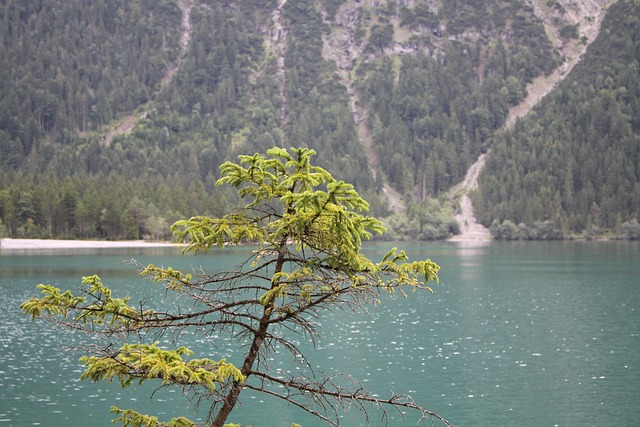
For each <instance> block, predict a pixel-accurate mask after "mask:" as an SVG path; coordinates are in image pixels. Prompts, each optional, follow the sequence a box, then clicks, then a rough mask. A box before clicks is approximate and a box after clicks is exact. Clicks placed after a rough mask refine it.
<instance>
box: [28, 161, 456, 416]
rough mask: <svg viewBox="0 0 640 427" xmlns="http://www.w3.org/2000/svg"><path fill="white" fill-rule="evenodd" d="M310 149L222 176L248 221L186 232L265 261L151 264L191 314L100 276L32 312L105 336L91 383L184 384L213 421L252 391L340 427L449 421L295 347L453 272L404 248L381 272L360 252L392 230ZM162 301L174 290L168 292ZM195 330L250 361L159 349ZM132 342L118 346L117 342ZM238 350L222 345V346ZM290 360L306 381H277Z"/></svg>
mask: <svg viewBox="0 0 640 427" xmlns="http://www.w3.org/2000/svg"><path fill="white" fill-rule="evenodd" d="M314 154H315V152H314V151H313V150H310V149H307V148H299V149H291V150H290V152H289V151H287V150H284V149H280V148H273V149H271V150H268V151H267V155H266V156H263V155H261V154H255V155H253V156H249V155H243V156H240V157H239V159H240V162H239V163H233V162H226V163H224V164H223V165H222V166H221V173H222V178H220V179H219V180H218V182H217V184H218V185H223V184H224V185H231V186H233V187H236V188H237V189H238V194H239V195H240V196H241V197H242V198H244V199H246V200H247V203H246V205H245V206H244V207H243V208H242V209H239V210H237V211H234V212H231V213H229V214H227V215H224V216H222V217H219V218H213V217H207V216H198V217H192V218H190V219H187V220H182V221H178V222H176V223H174V224H173V226H172V230H173V232H174V234H175V235H176V237H177V239H178V240H179V241H180V242H183V243H184V244H185V245H186V246H185V251H186V252H194V253H195V252H200V251H204V252H207V251H209V250H210V249H211V248H213V247H225V246H228V245H240V244H248V245H249V244H250V245H252V247H253V248H254V250H253V251H252V253H251V255H250V256H249V257H248V258H247V259H246V260H244V262H242V263H241V264H240V265H238V266H236V267H232V268H230V269H229V270H227V271H223V272H220V273H215V274H205V273H202V274H185V273H183V272H181V271H177V270H175V269H173V268H171V267H157V266H154V265H148V266H142V265H140V266H139V267H140V274H141V275H142V276H145V277H148V278H151V279H152V280H151V282H152V283H155V284H156V285H158V286H163V287H164V288H165V291H166V292H167V293H168V294H171V295H174V296H176V298H180V299H181V300H185V299H186V300H189V301H191V303H190V304H187V305H183V306H181V308H180V309H179V311H177V312H170V311H167V310H164V309H159V310H154V309H150V308H145V305H144V304H143V303H137V304H132V303H130V299H129V297H122V298H120V297H116V295H115V294H114V292H113V291H112V290H111V289H110V288H108V287H107V286H106V285H105V284H103V283H102V281H101V279H100V278H99V277H98V276H96V275H93V276H87V277H84V278H83V287H82V290H81V292H80V293H78V294H73V293H72V292H71V291H62V290H60V289H58V288H56V287H54V286H51V285H40V286H39V288H40V289H41V291H42V297H40V298H33V299H30V300H28V301H26V302H24V303H23V304H22V309H23V310H24V312H25V313H26V314H27V315H30V316H32V317H33V318H39V317H43V318H48V319H51V320H53V321H55V322H57V323H59V324H64V325H66V326H68V327H70V328H72V329H73V330H74V331H80V330H87V331H92V332H98V333H100V334H101V335H103V336H104V337H105V338H106V340H105V341H104V342H103V345H101V346H99V347H97V348H96V347H91V348H89V347H88V348H87V351H88V353H87V355H86V356H84V357H82V359H81V360H82V362H83V363H84V364H85V366H86V369H85V371H84V373H83V374H82V378H83V379H89V380H93V381H98V380H104V381H113V380H116V381H119V382H120V384H121V385H122V386H129V385H131V384H132V383H134V382H145V381H152V380H156V381H159V382H160V383H161V384H163V385H167V386H176V387H179V388H181V389H183V391H184V393H185V394H187V395H191V396H193V397H194V398H195V399H198V400H199V402H200V405H201V406H202V405H203V403H205V402H206V403H207V405H209V407H210V410H209V415H208V417H207V421H206V423H205V424H202V425H207V426H212V427H223V426H225V425H229V424H226V423H227V420H228V418H229V416H230V415H231V414H232V411H233V409H234V407H235V405H236V404H237V403H238V401H239V398H240V394H241V392H242V391H243V390H245V389H250V390H254V391H257V392H260V393H263V394H264V395H265V396H268V397H271V398H276V399H283V400H285V401H287V402H289V403H290V404H292V405H294V406H297V407H299V408H301V409H303V410H304V411H307V412H308V413H310V414H313V415H314V416H316V417H318V418H319V419H321V420H323V421H324V422H326V423H327V424H328V425H335V426H337V425H339V424H340V415H339V414H340V412H339V410H340V408H341V407H343V408H348V407H357V408H360V409H362V410H363V412H364V414H365V416H367V415H366V414H367V411H368V410H369V409H370V408H369V405H371V407H373V408H382V410H383V411H385V412H384V414H385V415H386V410H385V409H384V408H389V407H391V408H396V409H399V410H402V411H404V409H407V408H408V409H413V410H415V411H416V412H417V414H418V417H419V418H420V419H421V420H426V419H437V420H440V421H441V422H442V423H443V424H444V425H450V423H449V422H448V421H446V420H445V419H444V418H442V417H441V416H440V415H437V414H435V413H434V412H432V411H429V410H427V409H425V408H423V407H422V406H419V405H417V404H416V403H414V402H413V400H411V398H410V397H408V396H401V395H392V396H389V397H387V398H381V397H378V396H377V395H376V394H372V393H369V392H367V391H365V390H364V389H363V388H362V387H361V386H360V385H359V384H358V383H357V382H355V380H353V382H349V383H348V384H351V386H347V385H346V384H347V383H346V382H345V381H344V379H345V377H344V375H336V374H325V373H321V372H315V370H314V369H313V367H312V366H311V364H310V363H309V362H308V361H307V358H306V355H305V354H302V353H301V350H300V348H299V347H298V346H297V344H296V340H295V339H293V338H299V336H304V337H307V338H308V339H310V340H314V339H315V338H316V337H317V335H318V334H319V331H318V330H317V329H316V323H315V319H316V318H318V317H321V316H322V315H323V314H324V313H326V312H327V311H332V310H335V309H338V308H341V309H347V310H355V311H359V310H362V309H364V308H365V307H366V306H368V305H372V304H379V303H380V298H381V294H383V293H392V294H393V293H399V294H402V295H405V296H406V294H407V291H418V290H426V291H431V288H430V287H429V286H428V282H437V280H438V276H437V273H438V270H439V266H438V265H437V264H435V263H434V262H432V261H430V260H421V261H413V262H409V261H408V257H407V255H406V254H405V252H404V251H398V250H396V249H395V248H394V249H392V250H391V251H390V252H389V253H388V254H387V255H386V256H385V257H384V258H383V259H382V260H381V261H379V262H374V261H372V260H370V259H368V258H367V257H366V256H365V255H363V254H362V253H361V252H360V250H361V247H362V242H363V240H367V239H369V238H370V237H371V235H372V234H373V233H382V232H383V231H384V230H385V229H384V227H383V225H382V223H381V222H380V221H379V220H377V219H376V218H373V217H369V216H365V215H364V214H363V213H362V212H366V211H367V209H368V204H367V202H366V201H365V200H363V199H362V198H361V197H360V196H359V194H358V193H357V192H356V191H355V189H354V188H353V186H352V185H351V184H347V183H345V182H343V181H338V180H336V179H334V178H333V177H332V176H331V175H330V174H329V173H328V172H327V171H326V170H325V169H323V168H321V167H318V166H314V165H312V163H311V157H312V156H313V155H314ZM159 292H162V291H160V290H159ZM186 330H195V331H197V332H199V333H202V334H207V335H214V334H215V335H217V336H225V335H226V336H228V337H230V339H229V343H230V344H231V345H235V346H237V347H240V348H242V349H244V351H245V353H244V356H243V357H242V364H241V365H239V366H235V365H233V364H231V363H229V362H227V361H226V359H225V358H224V355H222V357H221V358H220V359H218V360H213V359H207V358H191V357H190V356H191V355H192V353H193V352H192V351H191V350H190V349H188V348H186V347H184V346H183V347H179V348H177V349H165V348H161V347H160V346H159V345H158V343H157V342H154V338H157V336H158V335H160V334H166V333H174V334H176V335H175V337H176V339H179V337H180V334H181V333H182V332H185V331H186ZM120 335H123V336H124V337H125V340H124V342H122V343H120V344H119V345H115V346H114V345H113V343H112V342H111V341H110V340H113V337H117V336H120ZM218 348H219V349H220V351H224V348H223V347H222V346H218ZM282 349H284V350H287V351H288V352H290V353H291V354H292V355H293V356H294V357H295V358H296V359H297V360H299V361H302V362H303V364H305V365H306V367H307V372H308V373H307V374H306V375H295V376H294V375H287V374H283V373H282V372H281V371H278V372H274V370H272V369H271V368H270V366H269V363H267V359H268V358H269V357H271V356H273V355H274V354H275V353H276V350H282ZM112 411H113V412H114V413H116V414H117V415H118V418H117V420H116V422H120V423H122V425H124V426H149V427H151V426H173V427H176V426H196V425H199V424H196V423H195V422H193V421H190V420H188V419H186V418H184V417H176V418H174V419H172V420H171V421H169V422H159V421H158V418H157V417H155V416H151V415H144V414H140V413H137V412H135V411H133V410H130V409H121V408H116V407H113V408H112Z"/></svg>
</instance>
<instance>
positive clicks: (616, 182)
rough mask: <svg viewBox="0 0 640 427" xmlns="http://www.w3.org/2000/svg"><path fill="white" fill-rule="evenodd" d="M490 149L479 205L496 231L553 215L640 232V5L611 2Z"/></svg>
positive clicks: (586, 228)
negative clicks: (569, 61) (565, 67)
mask: <svg viewBox="0 0 640 427" xmlns="http://www.w3.org/2000/svg"><path fill="white" fill-rule="evenodd" d="M491 147H492V153H491V156H490V157H489V161H488V163H487V166H486V169H485V173H484V174H483V175H482V177H481V186H480V190H479V191H478V192H477V193H476V195H475V198H474V200H475V203H474V205H475V206H476V210H477V212H478V213H479V217H480V219H481V220H482V221H483V222H484V223H485V224H486V225H487V226H489V225H490V224H492V223H493V228H494V229H495V230H496V231H497V232H498V234H499V236H498V237H500V238H504V239H517V238H520V237H522V236H521V235H520V229H526V226H531V225H532V224H533V223H534V222H536V221H546V222H549V223H550V224H552V225H553V227H554V228H555V229H556V230H559V231H561V232H562V234H564V235H567V234H575V233H585V235H586V236H587V237H595V236H597V235H598V234H599V233H601V232H602V231H607V232H609V233H610V234H613V235H615V236H619V235H623V236H627V237H630V238H636V239H637V238H640V227H639V226H638V221H637V219H638V218H640V2H637V1H620V2H618V3H617V4H614V5H613V6H611V8H610V9H609V12H608V13H607V16H606V19H605V22H604V23H603V31H602V32H601V34H600V37H599V38H598V39H597V40H596V41H595V42H594V43H593V44H592V45H591V46H590V47H589V50H588V51H587V54H586V57H585V58H584V60H583V61H582V62H581V63H580V64H578V65H577V66H576V67H575V68H574V70H573V72H572V73H571V75H569V76H568V77H567V78H566V79H565V80H564V81H563V83H562V84H561V85H559V87H558V88H557V89H556V90H554V91H553V92H552V93H551V94H550V95H549V96H548V97H547V98H546V99H545V100H544V101H543V103H541V104H540V105H539V106H538V107H537V108H536V109H535V111H534V112H533V114H530V115H529V116H527V118H526V119H525V120H521V121H519V122H518V123H517V124H516V126H515V127H514V128H513V129H511V130H509V131H508V132H502V133H499V134H497V135H495V136H494V137H493V138H492V141H491ZM516 224H517V225H521V224H524V225H523V226H520V227H518V226H516Z"/></svg>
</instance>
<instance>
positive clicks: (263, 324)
mask: <svg viewBox="0 0 640 427" xmlns="http://www.w3.org/2000/svg"><path fill="white" fill-rule="evenodd" d="M286 246H287V238H286V237H285V238H283V239H282V241H281V242H280V248H279V250H278V261H277V262H276V268H275V273H276V274H274V276H275V275H277V273H279V272H281V271H282V266H283V265H284V255H285V250H286ZM278 284H279V280H277V281H272V282H271V288H272V289H273V288H274V287H276V286H278ZM273 307H274V303H273V300H271V301H269V303H268V304H267V305H266V307H265V308H264V313H263V315H262V318H261V319H260V326H259V327H258V330H257V331H256V334H255V335H254V337H253V342H252V343H251V348H250V349H249V352H248V353H247V357H246V358H245V359H244V363H243V364H242V368H241V369H240V371H241V372H242V375H244V377H245V379H248V377H249V374H250V372H251V369H252V368H253V364H254V363H255V361H256V359H257V358H258V354H259V353H260V348H261V347H262V343H264V339H265V337H266V336H267V329H268V328H269V320H270V318H271V313H272V310H273ZM243 388H244V386H243V385H242V384H241V383H239V382H238V381H234V382H233V385H232V386H231V390H230V391H229V393H228V394H227V397H226V398H225V399H224V402H223V403H222V407H221V408H220V410H219V411H218V413H217V414H216V417H215V419H214V420H213V422H212V423H211V427H223V426H224V424H225V422H226V421H227V418H228V417H229V415H230V414H231V411H233V408H234V406H236V403H238V397H239V396H240V392H241V391H242V389H243Z"/></svg>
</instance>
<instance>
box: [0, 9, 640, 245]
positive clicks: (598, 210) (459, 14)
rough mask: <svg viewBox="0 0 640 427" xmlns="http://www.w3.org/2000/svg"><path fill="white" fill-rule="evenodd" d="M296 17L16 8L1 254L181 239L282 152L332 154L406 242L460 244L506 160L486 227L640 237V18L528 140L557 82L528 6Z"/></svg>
mask: <svg viewBox="0 0 640 427" xmlns="http://www.w3.org/2000/svg"><path fill="white" fill-rule="evenodd" d="M278 3H279V2H278V1H275V0H247V1H242V2H227V1H224V2H222V1H216V0H198V1H194V2H193V4H192V6H193V7H192V8H189V9H187V7H186V6H187V4H189V5H191V3H190V2H185V1H182V0H180V1H178V0H154V1H151V0H129V1H126V2H125V1H120V0H109V1H102V0H101V1H95V2H80V1H78V0H34V1H29V2H20V1H16V0H0V235H3V236H8V237H63V238H101V239H124V238H127V239H132V238H133V239H138V238H153V239H163V238H167V237H169V236H168V234H167V233H168V226H169V224H171V223H172V222H173V221H175V220H177V219H180V218H183V217H188V216H191V215H196V214H213V215H220V213H221V212H223V211H226V210H228V209H229V208H231V207H232V206H234V205H235V204H236V203H237V201H236V199H235V196H234V194H232V193H225V192H224V191H223V190H221V189H219V188H217V187H214V185H213V184H214V183H215V181H216V179H217V178H218V177H219V176H218V166H219V165H220V164H222V163H223V162H224V161H225V160H227V159H235V158H236V156H237V155H238V154H241V153H242V154H246V153H253V152H258V151H264V150H265V149H267V148H270V147H273V146H285V147H288V146H309V147H312V148H314V149H315V150H316V151H317V152H318V158H317V159H316V162H317V163H318V164H320V165H322V166H323V167H325V168H327V169H328V170H329V171H330V172H331V173H332V174H333V175H334V176H336V177H338V178H340V179H344V180H345V181H347V182H351V183H353V184H354V185H356V188H357V189H358V191H359V192H360V193H361V194H362V195H363V196H364V198H365V199H367V200H368V201H369V202H370V203H371V208H372V211H373V212H372V213H373V214H374V215H376V216H379V217H383V218H385V222H386V223H387V225H388V226H389V227H390V229H391V233H390V234H389V237H390V238H404V237H406V236H410V237H412V238H420V239H437V238H445V237H447V236H449V235H450V234H451V233H455V232H456V231H457V224H456V223H455V221H454V220H453V219H452V214H453V211H452V209H453V208H444V206H446V205H447V203H445V199H447V196H446V194H447V191H448V190H450V188H451V187H452V186H453V185H455V184H456V183H458V182H459V181H460V180H461V179H462V177H463V176H464V174H465V172H466V170H467V168H468V167H469V165H470V164H471V163H472V162H473V161H474V160H475V159H476V158H477V157H478V155H479V154H480V153H481V152H484V151H486V150H489V149H491V156H490V161H489V165H488V168H487V171H486V173H485V174H484V176H483V179H482V186H481V189H480V190H479V191H478V192H477V193H476V198H475V204H476V212H477V213H478V215H479V216H480V218H481V219H482V221H483V222H484V223H485V224H487V225H489V224H491V223H492V222H493V220H494V219H496V220H497V221H498V225H501V224H503V223H504V221H505V220H508V221H511V222H512V223H514V224H519V223H524V224H533V223H534V222H535V221H551V222H552V223H553V225H554V227H555V228H557V229H562V231H564V232H565V233H568V232H581V231H583V230H585V229H588V230H589V231H590V232H596V231H597V230H598V227H600V228H602V229H605V228H606V229H616V230H618V231H622V230H623V228H624V229H625V230H626V229H633V227H632V228H629V227H630V226H633V225H634V223H633V222H632V220H634V218H638V217H639V215H640V213H639V209H640V208H639V206H640V187H639V184H638V181H639V180H638V177H639V173H640V171H639V168H640V166H639V164H640V159H639V157H638V150H639V148H638V147H639V146H640V141H639V139H638V138H639V137H638V135H639V134H640V132H639V129H638V126H639V124H638V122H637V117H638V116H640V114H638V110H639V108H638V107H639V105H638V99H639V96H638V95H639V92H638V91H639V89H638V85H639V79H638V55H639V53H638V52H639V51H640V50H639V48H638V43H640V40H639V37H638V36H639V32H638V18H637V17H638V15H639V14H638V13H637V12H638V3H637V1H633V0H626V1H623V0H621V1H620V2H619V3H618V4H617V5H616V6H615V7H612V8H611V13H610V16H609V19H608V20H607V21H606V22H605V27H606V28H605V31H603V34H602V35H601V37H600V39H599V40H598V41H597V43H596V44H594V45H592V48H591V49H590V51H589V55H588V58H586V59H585V61H583V63H582V64H581V65H580V66H579V67H576V69H575V72H574V73H572V74H571V76H570V77H569V78H568V79H567V81H565V82H564V83H563V84H562V85H561V87H560V88H559V90H558V93H557V94H554V96H553V98H552V99H550V100H548V101H547V102H546V103H545V106H543V107H541V108H540V109H538V111H537V112H536V114H535V116H534V117H532V118H531V119H527V120H526V121H520V122H519V123H518V125H517V127H516V128H514V129H513V130H512V131H511V132H501V131H500V128H501V126H503V124H504V120H505V117H506V114H507V112H508V110H509V108H510V107H511V106H513V105H515V104H517V103H518V102H519V101H521V100H522V99H523V97H524V96H525V94H526V84H527V82H530V81H531V79H533V78H534V77H536V76H538V75H541V74H545V73H549V72H550V71H551V70H552V69H554V68H555V67H557V66H558V65H559V64H560V57H559V55H558V54H557V53H556V51H555V50H554V48H553V46H552V44H551V42H550V41H549V39H548V38H547V36H546V34H545V30H544V27H543V26H542V23H541V22H540V20H539V19H538V18H537V17H536V16H535V14H534V13H533V9H532V8H531V7H530V6H529V5H528V4H527V3H526V2H523V1H516V0H512V1H506V2H505V1H497V0H488V1H479V0H456V1H447V2H432V1H427V0H416V1H392V0H389V1H363V2H357V3H355V4H354V2H352V1H346V0H322V1H321V0H288V1H286V2H284V3H283V5H282V7H279V6H278ZM187 12H188V13H189V16H188V17H189V20H188V22H189V24H188V26H187V27H185V26H184V25H183V16H184V14H186V13H187ZM569 30H570V28H569V29H568V30H567V31H565V32H564V33H563V34H564V37H566V38H567V39H572V38H575V37H576V34H575V31H569ZM187 31H188V34H189V37H188V38H187V39H186V40H187V41H188V43H185V44H184V45H182V44H181V40H185V38H184V37H183V36H184V34H185V32H187ZM344 34H346V35H347V37H345V36H344ZM336 45H337V46H339V49H337V50H336V49H334V50H333V51H332V50H331V49H330V48H329V47H328V46H336ZM623 88H624V90H623ZM354 100H355V101H354ZM128 120H129V121H132V122H133V124H134V126H133V127H132V130H131V131H130V132H116V131H115V130H116V129H117V127H118V125H120V124H121V123H122V122H126V121H128ZM372 159H376V160H377V161H376V162H373V161H372ZM605 175H606V176H605ZM525 184H526V185H525ZM385 186H386V187H389V188H392V189H393V190H395V191H396V192H397V193H399V195H400V196H401V197H402V198H403V203H404V205H405V206H406V210H405V211H403V212H396V211H394V210H392V209H391V208H390V207H389V205H388V204H387V199H386V197H385V196H384V192H383V187H385ZM635 224H637V221H636V223H635ZM616 227H617V228H616ZM625 227H626V228H625Z"/></svg>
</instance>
